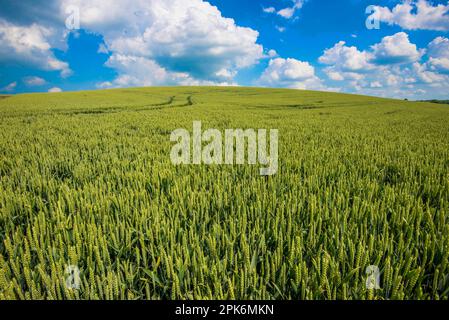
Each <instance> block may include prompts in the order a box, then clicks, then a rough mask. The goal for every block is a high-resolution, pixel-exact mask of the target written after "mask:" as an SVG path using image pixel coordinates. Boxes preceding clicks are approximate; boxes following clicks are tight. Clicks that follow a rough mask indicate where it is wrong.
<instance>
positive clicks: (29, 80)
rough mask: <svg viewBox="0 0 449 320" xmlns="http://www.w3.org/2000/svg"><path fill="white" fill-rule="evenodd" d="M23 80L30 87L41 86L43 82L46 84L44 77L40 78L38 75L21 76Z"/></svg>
mask: <svg viewBox="0 0 449 320" xmlns="http://www.w3.org/2000/svg"><path fill="white" fill-rule="evenodd" d="M23 82H24V83H25V84H26V85H27V86H30V87H34V86H42V85H44V84H46V83H47V82H46V81H45V79H42V78H40V77H36V76H30V77H25V78H23Z"/></svg>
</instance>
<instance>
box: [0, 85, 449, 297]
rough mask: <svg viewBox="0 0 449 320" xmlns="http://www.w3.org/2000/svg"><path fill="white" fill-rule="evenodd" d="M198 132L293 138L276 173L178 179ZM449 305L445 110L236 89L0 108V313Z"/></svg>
mask: <svg viewBox="0 0 449 320" xmlns="http://www.w3.org/2000/svg"><path fill="white" fill-rule="evenodd" d="M197 120H199V121H202V123H203V126H204V127H208V128H217V129H219V130H224V129H227V128H243V129H245V128H255V129H257V128H266V129H272V128H273V129H279V170H278V172H277V174H276V175H273V176H270V177H263V176H260V175H259V172H258V169H259V168H258V167H257V166H251V165H235V166H229V165H212V166H204V165H199V166H195V165H181V166H175V165H173V164H172V163H171V161H170V150H171V146H172V143H171V142H170V133H171V132H172V131H173V130H175V129H177V128H187V129H189V128H192V122H193V121H197ZM69 265H74V266H77V267H78V268H79V270H80V279H81V284H80V288H79V289H78V290H74V289H70V288H67V286H66V281H65V279H66V276H67V275H66V274H65V271H66V268H67V266H69ZM371 265H373V266H378V268H379V270H380V286H379V287H380V288H379V289H367V287H366V283H365V280H366V277H367V275H366V273H365V271H366V268H367V267H368V266H371ZM448 297H449V108H448V106H447V105H443V104H441V105H439V104H432V103H424V102H419V103H418V102H408V101H399V100H392V99H380V98H373V97H365V96H357V95H345V94H336V93H324V92H314V91H298V90H285V89H259V88H237V87H236V88H220V87H210V88H207V87H173V88H135V89H116V90H104V91H84V92H76V93H75V92H74V93H69V92H68V93H55V94H23V95H16V96H11V97H8V98H5V99H0V300H3V299H286V300H288V299H448Z"/></svg>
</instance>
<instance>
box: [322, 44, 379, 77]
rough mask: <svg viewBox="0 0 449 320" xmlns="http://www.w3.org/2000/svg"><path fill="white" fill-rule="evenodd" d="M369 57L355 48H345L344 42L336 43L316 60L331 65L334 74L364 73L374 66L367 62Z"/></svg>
mask: <svg viewBox="0 0 449 320" xmlns="http://www.w3.org/2000/svg"><path fill="white" fill-rule="evenodd" d="M370 58H371V55H370V54H369V53H367V52H365V51H359V50H358V49H357V48H356V47H354V46H352V47H348V46H346V42H345V41H340V42H338V43H336V44H335V45H334V46H333V47H332V48H330V49H326V50H325V51H324V54H323V55H322V56H321V57H320V58H319V59H318V61H319V62H321V63H323V64H327V65H332V66H333V68H334V70H333V72H334V76H336V74H335V72H337V70H338V71H339V72H366V71H368V70H370V69H372V68H373V67H374V66H373V65H372V64H371V63H370V62H369V60H370Z"/></svg>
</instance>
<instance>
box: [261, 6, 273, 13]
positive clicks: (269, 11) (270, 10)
mask: <svg viewBox="0 0 449 320" xmlns="http://www.w3.org/2000/svg"><path fill="white" fill-rule="evenodd" d="M262 10H263V12H266V13H275V12H276V9H275V8H274V7H268V8H262Z"/></svg>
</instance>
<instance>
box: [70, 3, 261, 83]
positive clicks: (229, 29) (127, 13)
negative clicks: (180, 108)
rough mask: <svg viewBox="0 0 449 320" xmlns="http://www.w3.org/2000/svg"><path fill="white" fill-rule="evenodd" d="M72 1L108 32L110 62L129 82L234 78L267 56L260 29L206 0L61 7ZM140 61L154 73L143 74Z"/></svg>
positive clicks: (94, 26)
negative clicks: (227, 15) (241, 23)
mask: <svg viewBox="0 0 449 320" xmlns="http://www.w3.org/2000/svg"><path fill="white" fill-rule="evenodd" d="M68 3H74V4H75V5H78V6H79V7H80V12H82V13H83V14H82V15H81V25H82V26H83V27H84V28H86V29H87V30H90V31H93V32H96V33H99V34H102V35H103V37H104V41H105V45H106V48H107V49H108V50H109V52H110V53H112V56H111V59H110V61H109V62H108V63H107V64H108V65H109V66H113V67H114V68H116V69H117V70H118V71H119V72H120V75H119V78H121V79H123V78H124V77H125V76H126V78H128V79H130V80H129V82H133V83H134V82H135V81H137V80H138V79H141V82H140V83H141V84H145V83H159V80H160V79H163V78H165V79H167V81H168V82H170V81H172V80H180V81H185V80H186V79H195V80H198V81H209V82H216V83H223V82H229V81H231V80H232V78H233V76H234V75H235V74H236V73H237V72H238V70H240V69H242V68H245V67H249V66H252V65H254V64H256V63H257V62H258V61H259V60H260V59H262V58H263V57H264V54H263V47H262V46H261V45H259V44H257V39H258V36H259V33H258V32H257V31H255V30H253V29H251V28H245V27H240V26H238V25H237V24H236V23H235V21H234V20H233V19H229V18H225V17H223V16H222V14H221V12H220V11H219V10H218V9H217V8H216V7H214V6H212V5H211V4H209V3H208V2H205V1H202V0H173V1H164V0H149V1H143V0H142V1H129V0H118V1H114V2H105V1H100V0H93V1H91V0H89V1H88V0H77V1H73V0H70V1H69V0H64V1H63V6H62V7H64V5H65V4H68ZM124 7H125V8H127V10H123V8H124ZM136 17H137V18H136ZM103 49H104V48H102V51H104V50H103ZM118 57H120V58H118ZM138 62H142V63H144V66H143V67H142V69H151V70H152V74H148V75H147V76H145V77H144V76H143V75H142V72H141V71H140V70H139V69H140V68H139V66H138V65H134V63H138ZM119 78H118V79H117V81H119V80H120V79H119ZM131 79H132V80H131Z"/></svg>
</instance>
